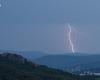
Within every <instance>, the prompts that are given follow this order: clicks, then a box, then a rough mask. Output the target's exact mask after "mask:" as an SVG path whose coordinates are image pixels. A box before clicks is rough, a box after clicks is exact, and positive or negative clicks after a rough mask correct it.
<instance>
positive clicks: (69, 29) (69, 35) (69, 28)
mask: <svg viewBox="0 0 100 80" xmlns="http://www.w3.org/2000/svg"><path fill="white" fill-rule="evenodd" d="M71 34H72V27H71V26H70V24H68V40H69V44H70V47H71V51H72V53H75V49H74V44H73V42H72V38H71Z"/></svg>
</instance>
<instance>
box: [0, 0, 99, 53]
mask: <svg viewBox="0 0 100 80" xmlns="http://www.w3.org/2000/svg"><path fill="white" fill-rule="evenodd" d="M67 23H68V24H70V25H71V26H72V36H71V38H72V41H73V44H74V47H75V51H76V52H81V53H99V52H100V1H99V0H0V50H15V51H42V52H47V53H64V52H71V51H70V47H69V42H68V37H66V35H68V34H67V33H66V32H65V26H66V24H67ZM66 27H67V26H66ZM66 46H67V47H66Z"/></svg>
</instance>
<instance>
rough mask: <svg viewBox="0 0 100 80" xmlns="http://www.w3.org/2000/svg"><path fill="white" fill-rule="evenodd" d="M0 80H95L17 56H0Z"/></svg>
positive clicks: (8, 54)
mask: <svg viewBox="0 0 100 80" xmlns="http://www.w3.org/2000/svg"><path fill="white" fill-rule="evenodd" d="M0 80H94V78H93V77H90V76H84V77H82V76H76V75H72V74H70V73H67V72H64V71H61V70H57V69H52V68H48V67H46V66H42V65H38V64H36V63H32V62H30V61H28V60H27V59H25V58H24V57H22V56H20V55H17V54H10V53H3V54H0Z"/></svg>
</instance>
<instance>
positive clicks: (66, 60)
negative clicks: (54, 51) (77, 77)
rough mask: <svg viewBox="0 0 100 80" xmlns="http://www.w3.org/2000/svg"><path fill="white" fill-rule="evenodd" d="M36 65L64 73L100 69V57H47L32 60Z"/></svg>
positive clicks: (69, 55)
mask: <svg viewBox="0 0 100 80" xmlns="http://www.w3.org/2000/svg"><path fill="white" fill-rule="evenodd" d="M34 61H35V62H36V63H39V64H43V65H47V66H49V67H53V68H58V69H62V70H66V71H70V72H73V71H80V70H85V69H92V68H100V64H99V63H100V55H89V54H88V55H84V54H83V55H80V54H66V55H48V56H44V57H41V58H37V59H35V60H34Z"/></svg>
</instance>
